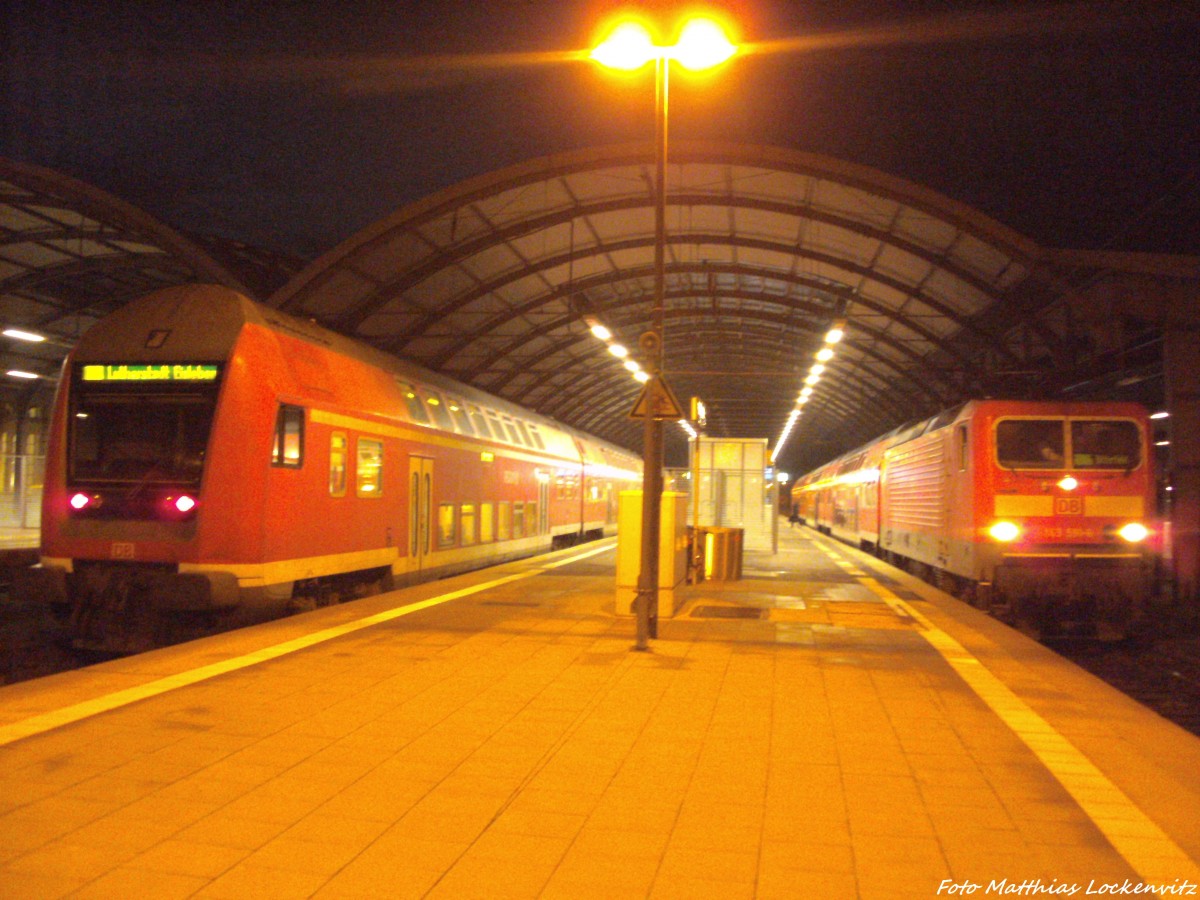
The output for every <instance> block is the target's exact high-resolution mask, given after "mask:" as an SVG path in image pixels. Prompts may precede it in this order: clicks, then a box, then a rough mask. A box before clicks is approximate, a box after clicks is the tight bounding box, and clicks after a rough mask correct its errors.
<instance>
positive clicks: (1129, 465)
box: [1071, 419, 1142, 470]
mask: <svg viewBox="0 0 1200 900" xmlns="http://www.w3.org/2000/svg"><path fill="white" fill-rule="evenodd" d="M1141 461H1142V439H1141V435H1140V434H1139V433H1138V427H1137V424H1136V423H1134V422H1129V421H1124V422H1121V421H1114V420H1111V419H1072V420H1071V465H1072V466H1073V467H1074V468H1076V469H1126V470H1128V469H1136V468H1137V467H1138V465H1139V464H1140V463H1141Z"/></svg>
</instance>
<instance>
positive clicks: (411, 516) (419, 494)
mask: <svg viewBox="0 0 1200 900" xmlns="http://www.w3.org/2000/svg"><path fill="white" fill-rule="evenodd" d="M408 475H409V478H408V552H409V555H410V556H411V558H412V565H411V570H412V571H417V572H419V571H421V570H422V569H423V568H425V565H426V563H427V560H428V557H429V553H430V550H431V549H432V546H431V545H432V535H431V525H432V511H433V460H432V459H427V458H425V457H423V456H410V457H409V459H408Z"/></svg>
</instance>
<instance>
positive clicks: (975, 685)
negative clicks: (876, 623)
mask: <svg viewBox="0 0 1200 900" xmlns="http://www.w3.org/2000/svg"><path fill="white" fill-rule="evenodd" d="M817 546H818V547H820V549H821V551H822V552H823V553H825V555H826V556H828V557H830V558H831V559H832V560H833V561H834V562H835V563H836V564H837V565H839V566H842V567H843V568H846V569H847V570H850V571H853V572H854V574H855V575H856V576H857V577H858V582H859V583H860V584H861V585H862V586H863V587H865V588H867V590H869V591H871V592H872V593H873V594H875V596H877V597H878V598H879V599H880V600H882V601H883V602H884V603H886V604H887V605H888V606H889V607H891V609H892V611H893V612H895V613H896V614H897V615H900V616H904V617H910V618H911V619H913V620H914V621H915V622H916V623H917V626H918V629H919V632H920V634H921V637H923V638H924V639H925V640H926V641H927V642H928V643H929V644H930V645H931V646H932V647H933V648H934V649H935V650H937V652H938V653H939V654H940V655H941V657H942V658H943V659H944V660H946V662H947V663H949V664H950V667H951V668H953V669H954V671H955V672H957V673H958V675H959V677H960V678H962V680H963V681H965V682H966V683H967V685H968V686H969V687H970V688H971V690H973V691H974V692H975V694H976V696H978V697H979V698H980V699H981V700H983V702H984V703H986V704H987V705H988V707H989V708H990V709H991V710H992V712H994V713H995V714H996V715H997V716H999V717H1000V720H1001V721H1003V722H1004V724H1005V725H1007V726H1008V727H1009V728H1010V729H1011V730H1012V731H1013V733H1014V734H1016V736H1017V737H1018V738H1020V739H1021V741H1022V743H1024V744H1025V746H1026V747H1028V748H1029V749H1030V750H1031V751H1032V752H1033V754H1034V755H1035V756H1037V758H1038V759H1039V760H1041V763H1042V765H1044V766H1045V767H1046V768H1047V769H1048V770H1049V771H1050V774H1051V775H1053V776H1054V777H1055V778H1056V779H1057V780H1058V782H1059V784H1061V785H1062V786H1063V787H1064V788H1065V789H1066V791H1067V793H1069V794H1070V795H1071V796H1072V797H1073V798H1074V800H1075V802H1076V803H1077V804H1079V807H1080V808H1081V809H1082V810H1083V811H1084V813H1085V814H1086V815H1087V817H1088V818H1089V819H1091V820H1092V822H1093V823H1094V824H1095V826H1096V827H1097V828H1099V829H1100V831H1101V832H1102V833H1103V834H1104V836H1105V837H1106V838H1107V839H1108V842H1109V843H1110V844H1112V845H1113V848H1114V849H1116V851H1117V852H1118V853H1119V854H1120V855H1121V856H1122V857H1123V858H1124V859H1125V861H1126V862H1127V863H1129V865H1130V866H1131V867H1132V868H1133V870H1134V871H1135V872H1137V873H1138V875H1140V876H1141V877H1142V878H1143V879H1145V880H1146V882H1147V883H1151V884H1159V885H1171V884H1174V883H1176V882H1177V881H1179V880H1180V879H1186V880H1187V881H1189V882H1192V883H1193V884H1195V883H1200V866H1198V865H1197V864H1196V862H1195V861H1194V860H1193V859H1192V858H1191V857H1190V856H1188V854H1187V853H1185V852H1184V851H1183V849H1182V848H1181V847H1180V846H1179V845H1178V844H1176V843H1175V841H1173V840H1172V839H1171V837H1170V836H1169V835H1168V834H1167V833H1166V832H1165V831H1163V830H1162V829H1161V828H1159V826H1158V825H1156V824H1155V823H1154V821H1153V820H1151V819H1150V817H1149V816H1147V815H1146V814H1145V813H1144V812H1142V810H1141V809H1140V808H1139V807H1138V806H1137V804H1135V803H1134V802H1133V801H1132V800H1131V799H1129V797H1128V796H1127V795H1126V794H1125V792H1124V791H1122V790H1121V789H1120V788H1119V787H1117V786H1116V785H1115V784H1113V783H1112V781H1110V780H1109V778H1108V776H1106V775H1105V774H1104V773H1103V772H1101V771H1100V769H1099V768H1097V766H1096V765H1095V764H1094V763H1093V762H1092V761H1091V760H1090V759H1088V758H1087V756H1085V755H1084V754H1083V752H1082V751H1080V750H1079V749H1078V748H1077V747H1076V746H1075V745H1074V744H1072V743H1071V742H1070V741H1069V740H1067V739H1066V738H1065V737H1063V736H1062V735H1061V734H1059V732H1058V731H1057V730H1056V729H1055V728H1054V726H1052V725H1051V724H1050V723H1049V722H1047V721H1046V720H1045V719H1043V718H1042V717H1041V716H1040V715H1038V713H1036V712H1035V711H1034V710H1033V709H1032V708H1031V707H1030V706H1029V705H1028V704H1027V703H1026V702H1025V701H1024V700H1022V699H1021V698H1020V697H1018V696H1017V695H1016V694H1014V693H1013V691H1012V690H1011V689H1010V688H1009V687H1008V685H1006V684H1005V683H1004V682H1003V681H1001V680H1000V679H999V678H997V677H996V676H995V675H993V674H992V673H991V672H990V671H988V669H987V667H985V666H984V665H983V663H982V662H980V661H979V659H978V658H976V657H975V656H974V655H973V654H972V653H971V652H970V651H969V650H967V648H966V647H964V646H963V645H962V644H960V643H959V642H958V641H956V640H955V639H954V638H952V637H951V636H950V635H948V634H947V633H946V632H944V631H942V629H940V628H938V627H937V626H936V625H934V624H933V623H932V622H930V621H929V619H927V618H925V616H923V615H921V613H919V612H918V611H917V610H916V609H914V608H913V607H912V606H911V605H910V604H908V603H906V602H905V601H904V600H901V599H900V598H899V597H897V596H896V595H895V594H894V593H892V592H891V591H890V590H888V588H886V587H885V586H884V585H882V584H880V583H879V582H878V581H876V580H875V579H874V578H870V577H868V576H867V575H866V574H865V573H863V572H862V571H861V570H857V569H855V567H854V565H853V564H852V563H846V562H845V561H844V560H843V558H841V557H839V556H838V555H836V554H835V552H834V551H833V550H832V549H830V548H829V547H826V546H825V545H823V544H822V543H820V542H817Z"/></svg>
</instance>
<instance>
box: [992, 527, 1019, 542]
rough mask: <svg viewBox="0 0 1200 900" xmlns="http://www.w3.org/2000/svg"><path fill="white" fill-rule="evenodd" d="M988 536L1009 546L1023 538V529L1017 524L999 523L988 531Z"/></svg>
mask: <svg viewBox="0 0 1200 900" xmlns="http://www.w3.org/2000/svg"><path fill="white" fill-rule="evenodd" d="M988 534H990V535H991V536H992V537H993V538H995V539H996V540H998V541H1000V542H1001V543H1003V544H1008V543H1011V542H1013V541H1015V540H1016V539H1017V538H1019V537H1020V536H1021V528H1020V526H1019V525H1017V524H1016V523H1015V522H997V523H996V524H995V525H993V526H992V527H991V528H989V529H988Z"/></svg>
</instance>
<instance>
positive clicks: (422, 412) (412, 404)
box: [396, 381, 433, 425]
mask: <svg viewBox="0 0 1200 900" xmlns="http://www.w3.org/2000/svg"><path fill="white" fill-rule="evenodd" d="M396 384H397V385H399V386H400V395H401V396H402V397H404V403H405V405H406V406H407V407H408V415H409V418H411V419H412V420H413V421H414V422H418V423H420V424H421V425H431V424H433V423H432V422H430V421H429V410H428V409H426V408H425V402H424V401H423V400H422V399H421V398H420V397H419V396H417V389H416V388H414V387H413V386H412V385H411V384H409V383H408V382H407V381H397V382H396Z"/></svg>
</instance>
